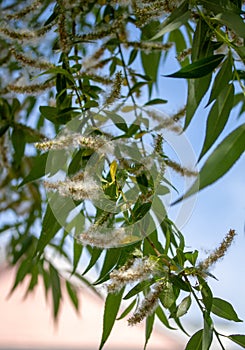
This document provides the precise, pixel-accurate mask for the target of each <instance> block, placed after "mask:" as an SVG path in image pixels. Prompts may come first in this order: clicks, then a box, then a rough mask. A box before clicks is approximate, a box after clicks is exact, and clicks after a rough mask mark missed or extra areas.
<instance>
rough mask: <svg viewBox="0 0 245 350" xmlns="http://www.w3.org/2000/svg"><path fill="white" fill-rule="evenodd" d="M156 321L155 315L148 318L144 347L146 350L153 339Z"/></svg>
mask: <svg viewBox="0 0 245 350" xmlns="http://www.w3.org/2000/svg"><path fill="white" fill-rule="evenodd" d="M154 320H155V313H153V314H152V315H150V316H148V317H147V319H146V324H145V345H144V350H145V349H146V346H147V343H148V341H149V339H150V337H151V333H152V331H153V325H154Z"/></svg>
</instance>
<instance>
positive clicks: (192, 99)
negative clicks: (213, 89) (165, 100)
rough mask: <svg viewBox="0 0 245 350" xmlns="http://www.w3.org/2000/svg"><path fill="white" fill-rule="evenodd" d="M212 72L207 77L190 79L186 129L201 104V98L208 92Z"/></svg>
mask: <svg viewBox="0 0 245 350" xmlns="http://www.w3.org/2000/svg"><path fill="white" fill-rule="evenodd" d="M211 78H212V74H208V75H206V76H205V77H202V78H198V79H188V96H187V103H186V116H185V125H184V129H186V128H187V127H188V125H189V124H190V122H191V120H192V118H193V117H194V114H195V112H196V110H197V108H198V107H199V105H200V102H201V100H202V99H203V97H204V95H205V94H206V92H207V90H208V88H209V85H210V82H211Z"/></svg>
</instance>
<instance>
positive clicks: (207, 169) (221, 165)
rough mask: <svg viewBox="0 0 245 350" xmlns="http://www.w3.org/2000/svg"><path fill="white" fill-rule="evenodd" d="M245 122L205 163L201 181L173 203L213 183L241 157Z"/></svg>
mask: <svg viewBox="0 0 245 350" xmlns="http://www.w3.org/2000/svg"><path fill="white" fill-rule="evenodd" d="M244 139H245V124H243V125H241V126H239V127H238V128H237V129H235V130H234V131H232V132H231V133H230V134H229V135H228V136H227V137H226V138H225V139H224V140H223V141H222V142H221V143H220V144H219V145H218V146H217V147H216V149H215V150H214V151H213V153H212V154H211V155H210V156H209V158H208V159H207V160H206V162H205V163H204V165H203V167H202V169H201V171H200V174H199V181H198V180H196V181H195V182H194V184H193V185H192V186H191V188H190V189H189V190H188V191H187V193H186V194H185V195H184V196H183V197H181V198H180V199H178V200H177V201H176V202H174V203H173V204H176V203H178V202H179V201H180V200H182V199H184V198H187V197H189V196H191V195H193V194H194V193H196V192H198V191H200V190H202V189H204V188H205V187H207V186H209V185H211V184H212V183H214V182H215V181H217V180H218V179H219V178H221V177H222V176H223V175H224V174H225V173H226V172H227V171H228V170H229V169H230V168H231V167H232V165H234V164H235V162H236V161H237V160H238V159H239V157H240V156H241V155H242V153H243V152H244V149H245V145H244Z"/></svg>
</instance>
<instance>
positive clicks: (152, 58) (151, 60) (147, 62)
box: [140, 21, 161, 96]
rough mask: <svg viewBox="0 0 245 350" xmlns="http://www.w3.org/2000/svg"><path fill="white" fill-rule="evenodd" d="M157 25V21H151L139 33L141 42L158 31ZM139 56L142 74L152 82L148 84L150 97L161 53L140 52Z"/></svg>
mask: <svg viewBox="0 0 245 350" xmlns="http://www.w3.org/2000/svg"><path fill="white" fill-rule="evenodd" d="M159 24H160V22H159V21H151V22H150V23H149V24H147V25H145V26H144V27H143V28H142V31H141V33H142V34H141V40H142V41H145V40H149V39H150V38H151V37H152V36H153V34H154V33H155V32H156V30H158V28H159ZM160 36H161V35H160ZM140 56H141V62H142V66H143V68H144V72H145V74H146V75H147V76H149V77H150V78H151V80H152V82H151V83H149V96H151V93H152V86H153V83H154V82H156V81H157V76H158V69H159V63H160V59H161V52H157V51H155V52H149V53H146V52H144V51H141V52H140Z"/></svg>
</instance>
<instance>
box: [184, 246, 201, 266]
mask: <svg viewBox="0 0 245 350" xmlns="http://www.w3.org/2000/svg"><path fill="white" fill-rule="evenodd" d="M185 258H186V259H187V260H188V261H189V262H190V263H191V264H192V265H193V266H195V264H196V261H197V258H198V251H197V250H195V251H194V252H185Z"/></svg>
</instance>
